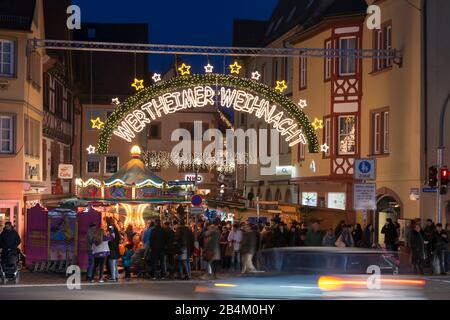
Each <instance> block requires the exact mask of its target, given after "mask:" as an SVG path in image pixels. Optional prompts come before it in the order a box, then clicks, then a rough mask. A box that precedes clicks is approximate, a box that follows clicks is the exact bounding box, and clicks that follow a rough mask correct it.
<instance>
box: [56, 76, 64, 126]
mask: <svg viewBox="0 0 450 320" xmlns="http://www.w3.org/2000/svg"><path fill="white" fill-rule="evenodd" d="M55 114H56V115H57V116H58V117H61V118H62V116H63V86H62V84H61V83H60V82H59V81H55Z"/></svg>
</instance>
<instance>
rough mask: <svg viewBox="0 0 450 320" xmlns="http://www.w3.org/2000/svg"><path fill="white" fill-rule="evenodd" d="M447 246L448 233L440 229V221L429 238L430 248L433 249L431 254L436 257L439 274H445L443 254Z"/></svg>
mask: <svg viewBox="0 0 450 320" xmlns="http://www.w3.org/2000/svg"><path fill="white" fill-rule="evenodd" d="M447 247H448V235H447V232H446V231H445V230H443V229H442V223H438V224H436V230H435V231H434V233H433V236H432V239H431V248H432V250H433V256H434V257H435V258H436V259H438V263H439V269H440V273H441V275H446V274H447V273H446V269H445V267H446V264H445V255H446V251H447Z"/></svg>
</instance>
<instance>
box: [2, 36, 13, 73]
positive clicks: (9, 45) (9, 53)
mask: <svg viewBox="0 0 450 320" xmlns="http://www.w3.org/2000/svg"><path fill="white" fill-rule="evenodd" d="M13 75H14V42H13V41H11V40H5V39H0V76H7V77H12V76H13Z"/></svg>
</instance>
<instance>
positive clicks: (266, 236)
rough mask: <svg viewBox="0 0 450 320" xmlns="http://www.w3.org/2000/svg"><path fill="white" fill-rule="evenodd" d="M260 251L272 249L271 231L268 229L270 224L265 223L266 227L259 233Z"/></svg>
mask: <svg viewBox="0 0 450 320" xmlns="http://www.w3.org/2000/svg"><path fill="white" fill-rule="evenodd" d="M259 247H260V249H261V250H263V249H269V248H272V247H273V240H272V229H271V228H270V223H269V222H268V223H266V226H265V227H264V229H263V230H262V231H261V234H260V245H259Z"/></svg>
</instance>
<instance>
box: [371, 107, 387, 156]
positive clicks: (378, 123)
mask: <svg viewBox="0 0 450 320" xmlns="http://www.w3.org/2000/svg"><path fill="white" fill-rule="evenodd" d="M371 128H372V129H371V141H370V144H371V152H372V154H373V155H383V154H389V109H386V108H384V109H380V110H375V111H373V112H372V113H371Z"/></svg>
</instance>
